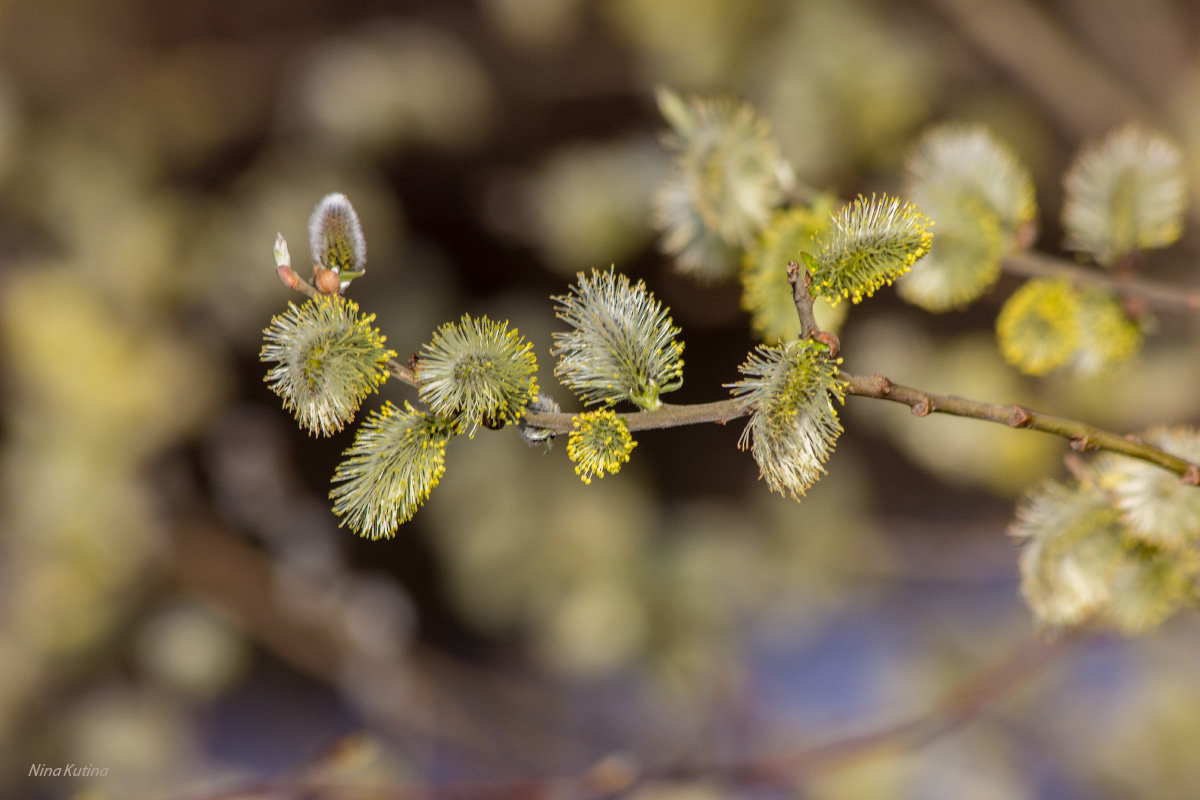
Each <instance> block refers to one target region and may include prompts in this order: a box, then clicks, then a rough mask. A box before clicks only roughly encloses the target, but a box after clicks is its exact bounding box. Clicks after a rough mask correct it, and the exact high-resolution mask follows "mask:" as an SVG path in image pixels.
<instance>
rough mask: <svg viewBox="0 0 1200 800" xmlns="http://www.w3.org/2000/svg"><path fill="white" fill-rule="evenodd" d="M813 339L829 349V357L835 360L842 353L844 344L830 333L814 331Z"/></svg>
mask: <svg viewBox="0 0 1200 800" xmlns="http://www.w3.org/2000/svg"><path fill="white" fill-rule="evenodd" d="M812 338H814V339H816V340H817V341H818V342H820V343H821V344H823V345H825V346H826V347H828V348H829V356H830V357H831V358H835V357H836V356H837V354H838V353H840V352H841V351H842V342H841V340H840V339H838V337H837V336H835V335H834V334H832V333H830V332H829V331H814V332H813V334H812Z"/></svg>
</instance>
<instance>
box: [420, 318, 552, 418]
mask: <svg viewBox="0 0 1200 800" xmlns="http://www.w3.org/2000/svg"><path fill="white" fill-rule="evenodd" d="M416 380H417V390H418V392H420V395H421V399H422V400H424V401H425V402H426V403H428V404H429V406H430V408H431V409H433V411H434V412H435V413H437V414H440V415H441V416H445V417H457V418H458V419H459V421H460V424H461V425H462V426H463V428H464V429H465V430H466V431H467V432H468V433H469V434H471V435H473V434H474V433H475V430H476V429H477V428H478V426H479V425H480V424H485V423H486V424H488V425H490V426H495V427H498V426H501V425H504V424H506V423H508V422H512V421H515V420H517V419H519V418H520V417H521V416H522V415H523V414H524V413H525V407H526V405H527V404H528V403H530V402H531V401H532V400H533V399H534V398H535V397H537V358H536V357H535V356H534V354H533V345H532V344H530V343H529V341H528V340H526V339H525V338H524V337H522V336H521V335H520V334H519V333H518V332H517V331H516V330H509V329H508V323H507V322H494V321H492V320H490V319H488V318H487V317H478V318H472V317H471V315H469V314H464V315H463V317H462V319H461V320H460V321H459V322H457V323H454V322H448V323H446V324H445V325H443V326H442V327H440V328H439V329H438V330H437V332H436V333H434V335H433V340H432V341H431V342H429V343H428V344H426V345H424V347H423V348H422V349H421V357H420V359H419V360H418V362H417V368H416Z"/></svg>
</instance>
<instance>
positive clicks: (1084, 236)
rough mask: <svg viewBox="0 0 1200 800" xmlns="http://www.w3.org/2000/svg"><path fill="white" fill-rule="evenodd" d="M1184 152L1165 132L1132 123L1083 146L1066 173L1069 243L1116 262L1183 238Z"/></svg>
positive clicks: (1105, 261)
mask: <svg viewBox="0 0 1200 800" xmlns="http://www.w3.org/2000/svg"><path fill="white" fill-rule="evenodd" d="M1183 176H1184V169H1183V156H1182V154H1181V153H1180V152H1179V148H1177V147H1176V146H1175V145H1174V144H1172V143H1171V142H1170V141H1168V140H1167V139H1165V138H1164V137H1162V136H1160V135H1158V134H1154V133H1150V132H1148V131H1145V130H1143V129H1141V128H1140V127H1137V126H1133V125H1131V126H1128V127H1125V128H1122V129H1120V130H1118V131H1117V132H1115V133H1113V134H1111V135H1109V136H1108V137H1107V138H1106V139H1104V141H1102V142H1100V143H1099V144H1097V145H1095V146H1093V147H1089V148H1087V149H1085V150H1084V151H1083V152H1081V153H1080V154H1079V156H1078V157H1077V158H1076V160H1075V163H1074V164H1072V166H1071V168H1070V170H1069V171H1068V172H1067V175H1066V178H1065V179H1064V185H1065V188H1066V197H1065V200H1064V203H1063V227H1064V228H1065V230H1066V246H1067V247H1068V248H1070V249H1072V250H1079V251H1082V252H1085V253H1090V254H1091V255H1092V256H1093V257H1094V258H1095V259H1096V261H1097V262H1098V263H1100V264H1103V265H1104V266H1109V267H1111V266H1113V265H1114V264H1116V263H1117V261H1119V260H1120V259H1121V257H1122V256H1125V255H1127V254H1129V253H1133V252H1135V251H1138V250H1144V249H1147V248H1151V247H1165V246H1167V245H1169V244H1171V243H1172V242H1174V241H1175V240H1176V239H1178V238H1179V234H1180V232H1181V231H1182V230H1183V212H1184V210H1185V207H1186V204H1187V191H1186V186H1185V184H1184V177H1183Z"/></svg>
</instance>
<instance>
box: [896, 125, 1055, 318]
mask: <svg viewBox="0 0 1200 800" xmlns="http://www.w3.org/2000/svg"><path fill="white" fill-rule="evenodd" d="M906 166H907V172H908V181H907V195H908V196H909V197H910V198H912V200H913V202H914V203H916V204H917V205H919V206H920V207H921V209H922V211H924V212H925V213H926V214H928V215H929V216H930V217H932V218H933V219H934V220H936V222H937V236H936V238H935V240H934V242H933V245H932V247H931V248H930V251H929V254H928V255H927V256H926V257H925V258H923V259H921V261H920V263H919V264H916V265H914V266H913V269H912V271H911V272H909V273H908V274H907V275H904V276H903V277H901V278H900V279H899V281H897V284H896V286H897V290H898V292H899V294H900V296H901V297H903V298H904V299H905V300H907V301H908V302H910V303H914V304H916V305H919V306H921V307H922V308H925V309H927V310H930V311H935V312H936V311H946V310H948V309H952V308H960V307H962V306H965V305H967V304H968V303H970V302H971V301H972V300H974V299H976V298H977V297H979V296H980V295H981V294H983V292H984V291H986V290H987V289H988V287H990V286H991V285H992V284H993V283H995V281H996V279H997V278H998V277H999V275H1000V260H1001V258H1002V257H1003V256H1004V255H1005V254H1006V253H1008V252H1010V251H1012V250H1014V249H1018V248H1022V247H1025V246H1027V245H1028V242H1029V240H1030V238H1031V237H1032V234H1033V227H1034V220H1035V216H1036V214H1037V203H1036V200H1035V195H1034V188H1033V179H1032V178H1031V177H1030V175H1029V171H1028V170H1027V169H1026V168H1025V167H1024V165H1023V164H1021V162H1020V161H1019V160H1018V159H1017V157H1016V156H1015V155H1014V154H1013V152H1012V151H1011V150H1010V149H1009V148H1008V147H1006V146H1005V145H1004V144H1003V143H1002V142H1000V141H999V140H998V139H996V138H995V137H994V136H993V135H992V134H991V132H990V131H988V130H987V129H986V128H985V127H983V126H982V125H947V126H943V127H939V128H935V129H933V130H931V131H930V132H928V133H927V134H925V135H924V136H923V137H922V138H921V141H920V142H919V143H918V145H917V146H916V147H915V148H914V150H913V152H912V153H911V154H910V156H909V158H908V161H907V165H906Z"/></svg>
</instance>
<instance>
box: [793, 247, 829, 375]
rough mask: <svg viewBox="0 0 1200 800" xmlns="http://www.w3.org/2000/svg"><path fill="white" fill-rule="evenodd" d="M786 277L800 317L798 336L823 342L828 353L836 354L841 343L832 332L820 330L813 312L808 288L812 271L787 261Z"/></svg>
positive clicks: (811, 298) (810, 283)
mask: <svg viewBox="0 0 1200 800" xmlns="http://www.w3.org/2000/svg"><path fill="white" fill-rule="evenodd" d="M787 279H788V283H790V284H791V285H792V302H794V303H795V304H796V315H797V316H798V317H800V338H801V339H816V340H817V341H818V342H823V343H824V344H825V345H826V346H828V347H829V355H830V356H837V354H838V352H840V351H841V349H842V343H841V342H840V341H838V337H837V336H835V335H834V334H832V333H830V332H829V331H823V330H821V328H820V326H819V325H817V318H816V316H815V315H814V314H813V297H812V293H811V292H809V290H808V287H809V286H811V285H812V273H811V272H809V271H808V270H807V269H806V268H804V267H801V266H800V265H799V264H797V263H796V262H795V261H789V262H788V265H787Z"/></svg>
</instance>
